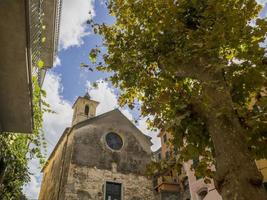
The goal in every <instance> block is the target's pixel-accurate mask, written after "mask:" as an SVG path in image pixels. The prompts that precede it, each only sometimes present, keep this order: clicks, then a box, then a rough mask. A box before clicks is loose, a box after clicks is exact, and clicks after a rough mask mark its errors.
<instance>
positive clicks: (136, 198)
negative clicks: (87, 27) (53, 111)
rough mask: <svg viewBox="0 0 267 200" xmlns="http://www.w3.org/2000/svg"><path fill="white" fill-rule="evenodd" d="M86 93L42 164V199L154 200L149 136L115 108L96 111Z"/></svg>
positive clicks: (40, 197)
mask: <svg viewBox="0 0 267 200" xmlns="http://www.w3.org/2000/svg"><path fill="white" fill-rule="evenodd" d="M97 105H98V102H96V101H93V100H91V99H90V97H89V95H85V96H84V97H79V98H78V99H77V100H76V102H75V103H74V105H73V110H74V114H73V121H72V127H70V128H66V129H65V131H64V133H63V134H62V136H61V138H60V139H59V141H58V143H57V145H56V147H55V149H54V150H53V152H52V153H51V155H50V157H49V159H48V161H47V163H46V165H45V167H44V168H43V169H42V172H43V181H42V185H41V191H40V194H39V199H40V200H65V199H68V200H71V199H73V200H74V199H75V200H77V199H81V200H87V199H92V200H98V199H99V200H100V199H101V200H154V199H156V196H155V192H154V191H153V183H152V180H151V179H150V178H149V177H147V176H146V175H145V170H146V165H147V164H148V163H149V162H150V161H151V149H150V147H151V145H152V143H151V141H150V140H151V138H150V137H148V136H146V135H144V134H143V133H142V132H141V131H140V130H139V129H138V128H136V127H135V126H134V125H133V124H132V123H131V122H130V121H129V120H128V119H127V118H126V117H125V116H124V115H123V114H122V113H121V112H120V111H119V110H117V109H115V110H113V111H110V112H107V113H104V114H102V115H99V116H95V114H96V107H97Z"/></svg>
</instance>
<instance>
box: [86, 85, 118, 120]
mask: <svg viewBox="0 0 267 200" xmlns="http://www.w3.org/2000/svg"><path fill="white" fill-rule="evenodd" d="M86 87H87V88H88V89H89V94H90V96H91V97H92V99H93V100H96V101H98V102H100V104H99V105H98V107H97V115H100V114H103V113H105V112H108V111H110V110H113V109H115V108H118V102H117V97H116V95H115V94H114V90H113V89H112V88H110V87H109V86H108V83H107V82H105V81H98V87H97V88H93V87H92V84H91V83H90V82H89V81H87V83H86Z"/></svg>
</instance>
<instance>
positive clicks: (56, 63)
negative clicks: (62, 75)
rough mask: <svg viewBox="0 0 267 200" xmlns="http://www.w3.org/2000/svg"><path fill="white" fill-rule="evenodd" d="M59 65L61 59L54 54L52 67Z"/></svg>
mask: <svg viewBox="0 0 267 200" xmlns="http://www.w3.org/2000/svg"><path fill="white" fill-rule="evenodd" d="M60 65H61V60H60V58H59V57H58V56H56V59H55V61H54V66H53V67H56V66H60Z"/></svg>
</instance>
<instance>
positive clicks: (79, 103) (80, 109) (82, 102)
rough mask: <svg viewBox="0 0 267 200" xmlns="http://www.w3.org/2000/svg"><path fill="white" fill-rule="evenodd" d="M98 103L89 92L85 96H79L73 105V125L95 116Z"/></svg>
mask: <svg viewBox="0 0 267 200" xmlns="http://www.w3.org/2000/svg"><path fill="white" fill-rule="evenodd" d="M98 104H99V102H97V101H94V100H92V99H91V97H90V95H89V94H88V92H87V93H86V94H85V95H84V96H83V97H78V98H77V100H76V101H75V103H74V104H73V106H72V109H73V117H72V126H73V125H75V124H77V123H79V122H81V121H84V120H86V119H90V118H92V117H95V115H96V107H97V106H98Z"/></svg>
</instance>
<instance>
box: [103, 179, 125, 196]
mask: <svg viewBox="0 0 267 200" xmlns="http://www.w3.org/2000/svg"><path fill="white" fill-rule="evenodd" d="M105 192H106V194H105V200H122V189H121V183H114V182H106V191H105Z"/></svg>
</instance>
